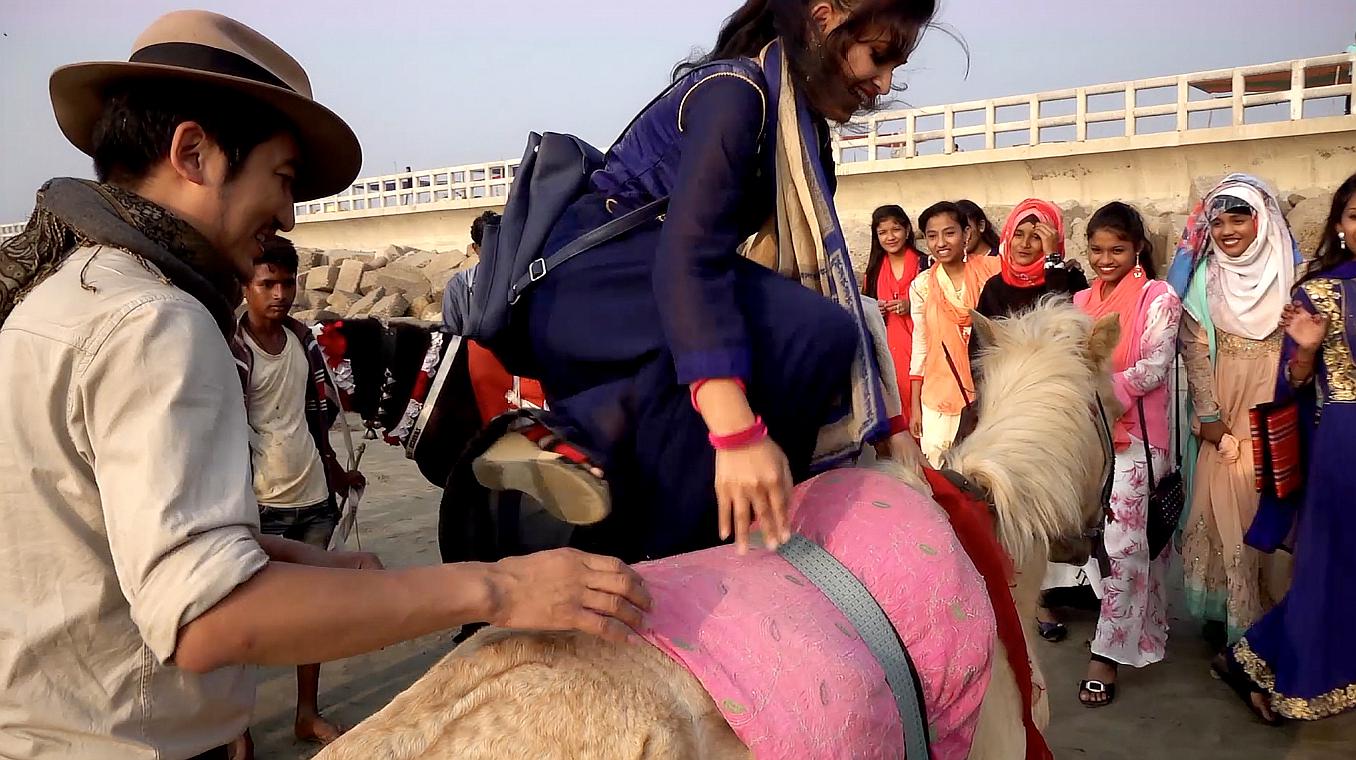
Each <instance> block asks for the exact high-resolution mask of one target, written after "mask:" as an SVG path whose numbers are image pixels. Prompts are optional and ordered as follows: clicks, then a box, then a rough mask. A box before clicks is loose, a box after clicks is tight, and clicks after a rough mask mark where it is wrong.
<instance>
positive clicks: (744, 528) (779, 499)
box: [716, 438, 792, 554]
mask: <svg viewBox="0 0 1356 760" xmlns="http://www.w3.org/2000/svg"><path fill="white" fill-rule="evenodd" d="M791 487H792V483H791V466H790V465H789V464H788V463H787V461H786V455H785V454H784V453H782V450H781V447H780V446H778V445H777V444H776V442H774V441H773V440H772V439H771V438H764V439H762V440H761V441H758V442H757V443H752V444H749V445H748V446H743V447H741V448H737V449H721V450H719V451H717V452H716V503H717V504H718V506H719V515H720V538H721V540H722V541H725V540H729V538H730V535H731V533H733V534H734V541H735V546H736V547H738V550H739V553H740V554H743V553H744V552H746V551H748V548H749V526H751V525H752V524H753V521H754V520H755V519H756V520H757V521H758V527H759V528H760V529H761V530H762V533H763V539H764V545H765V546H766V547H767V548H768V550H769V551H772V550H775V549H776V548H777V547H778V546H781V545H782V544H784V543H786V542H787V541H790V540H791V527H790V526H791V521H790V520H789V519H788V517H787V514H786V510H787V506H788V505H789V504H790V503H791Z"/></svg>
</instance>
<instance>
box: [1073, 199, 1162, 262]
mask: <svg viewBox="0 0 1356 760" xmlns="http://www.w3.org/2000/svg"><path fill="white" fill-rule="evenodd" d="M1098 230H1108V231H1110V232H1114V233H1116V234H1117V235H1120V236H1121V237H1123V238H1125V239H1126V240H1129V241H1130V243H1131V244H1132V245H1134V246H1135V248H1136V249H1137V250H1138V251H1139V255H1138V257H1137V258H1138V261H1139V265H1140V266H1141V267H1143V268H1144V274H1145V275H1147V276H1148V277H1149V279H1151V280H1156V279H1158V268H1157V267H1155V266H1154V244H1153V243H1151V242H1149V234H1148V232H1146V231H1145V229H1144V217H1142V216H1140V215H1139V212H1138V211H1136V210H1135V207H1134V206H1131V205H1130V204H1128V203H1121V202H1120V201H1112V202H1110V203H1108V204H1106V205H1105V206H1103V207H1101V208H1099V209H1097V213H1095V214H1093V215H1092V218H1091V219H1089V220H1088V240H1092V236H1093V234H1095V233H1096V232H1097V231H1098Z"/></svg>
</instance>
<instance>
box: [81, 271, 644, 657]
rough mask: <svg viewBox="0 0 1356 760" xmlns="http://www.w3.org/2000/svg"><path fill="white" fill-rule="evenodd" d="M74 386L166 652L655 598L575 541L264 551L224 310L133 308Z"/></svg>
mask: <svg viewBox="0 0 1356 760" xmlns="http://www.w3.org/2000/svg"><path fill="white" fill-rule="evenodd" d="M75 395H76V398H74V399H73V403H74V406H75V411H76V414H77V415H78V416H79V417H81V418H82V419H84V420H85V422H86V427H87V433H88V437H89V441H90V458H91V461H92V463H93V467H94V475H95V480H96V482H97V484H98V486H99V497H100V500H101V502H102V507H103V513H104V520H105V523H106V525H107V529H108V543H109V549H110V553H111V555H112V561H113V566H114V570H115V572H116V573H117V576H118V583H119V587H120V589H121V590H122V593H123V595H124V596H125V597H126V599H127V601H128V606H129V611H130V614H131V618H132V620H133V622H134V623H135V624H136V626H137V629H138V631H139V632H140V634H141V638H142V641H143V642H145V644H146V646H147V647H148V648H149V649H150V650H151V652H152V653H153V654H154V655H155V656H156V657H157V658H158V659H159V660H160V661H162V662H169V661H174V662H176V663H178V664H179V665H180V666H182V667H184V668H186V669H190V670H195V671H207V670H211V669H214V668H217V667H222V666H224V665H230V664H243V663H257V664H301V663H311V662H317V661H320V660H326V659H333V658H336V657H345V656H349V655H353V654H357V653H359V652H363V651H368V650H371V649H375V648H378V647H381V646H384V645H387V644H391V643H394V642H397V641H401V640H404V639H407V638H410V637H413V636H418V635H420V634H422V633H427V632H430V631H434V630H438V629H440V628H447V627H455V626H458V625H461V624H463V623H468V622H474V621H487V622H493V623H498V624H500V625H506V626H513V627H521V628H555V629H577V630H582V631H588V632H592V633H599V634H604V635H606V636H608V637H610V638H613V639H624V638H625V637H626V636H627V630H628V629H627V627H626V626H628V625H637V624H639V622H640V611H639V609H638V607H644V606H645V605H647V604H648V600H647V598H646V596H645V593H644V591H643V590H642V589H641V588H640V582H639V579H638V576H636V575H635V573H634V572H633V571H631V570H630V568H627V567H625V566H623V565H621V563H620V562H618V561H617V560H610V559H606V558H602V557H595V556H592V555H586V554H582V553H580V552H574V551H570V550H560V551H557V552H551V553H547V554H543V555H536V556H533V557H524V558H517V559H513V560H505V561H503V562H500V563H497V564H496V565H493V566H486V565H470V566H443V567H430V568H420V569H412V570H400V571H379V570H361V571H359V570H341V569H333V568H317V567H306V566H301V565H293V564H289V563H283V562H277V561H274V560H272V559H270V557H269V556H268V555H267V554H266V553H265V551H264V550H263V549H262V548H261V546H260V543H259V540H258V539H256V537H255V534H256V533H257V532H258V504H257V502H256V501H255V498H254V493H253V486H252V484H251V480H250V468H249V453H248V446H247V445H246V431H247V430H248V426H247V424H246V420H245V409H244V405H243V404H241V402H240V394H239V381H238V379H237V376H236V373H235V368H234V366H233V362H232V360H231V357H230V355H229V353H228V352H227V351H226V347H225V346H224V345H223V344H222V342H221V333H220V332H219V331H218V330H217V327H216V324H215V322H213V320H212V319H211V317H210V316H209V315H208V314H207V312H206V311H204V310H203V309H202V308H201V307H199V306H197V305H196V304H191V303H189V302H186V301H185V300H184V299H182V298H175V297H172V296H164V297H157V298H153V299H151V300H148V301H146V302H144V303H141V304H138V305H136V306H135V307H133V308H132V309H131V310H129V311H128V313H127V314H126V315H124V316H123V317H122V318H121V320H120V322H119V323H118V324H117V325H116V326H114V328H113V329H111V330H110V331H109V334H108V337H107V338H106V339H105V340H104V342H103V344H102V345H101V346H100V347H98V349H97V350H96V353H95V355H94V356H93V357H92V358H91V360H90V361H89V363H88V365H87V367H86V369H85V371H84V373H83V376H82V382H81V383H80V386H79V389H78V391H77V392H76V394H75ZM264 543H265V544H268V545H270V546H271V547H272V548H273V549H274V550H275V551H277V552H279V555H280V556H286V555H288V553H289V552H295V551H296V547H295V546H293V545H292V544H291V543H290V542H281V541H279V540H277V539H265V540H264ZM291 558H294V559H296V558H301V559H304V556H302V555H300V554H293V556H292V557H291ZM331 558H332V557H331Z"/></svg>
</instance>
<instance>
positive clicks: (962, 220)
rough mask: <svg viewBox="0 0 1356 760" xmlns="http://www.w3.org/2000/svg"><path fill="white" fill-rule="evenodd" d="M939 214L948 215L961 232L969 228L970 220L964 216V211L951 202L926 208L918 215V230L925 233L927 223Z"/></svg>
mask: <svg viewBox="0 0 1356 760" xmlns="http://www.w3.org/2000/svg"><path fill="white" fill-rule="evenodd" d="M941 214H949V215H950V216H951V218H952V219H955V220H956V224H959V225H960V226H961V229H963V230H966V229H969V228H970V218H969V217H968V216H966V215H965V211H964V209H962V208H961V207H960V206H959V205H957V204H955V203H952V202H951V201H941V202H940V203H934V204H932V205H931V206H928V207H927V209H926V210H924V211H923V213H921V214H919V215H918V228H919V229H920V230H923V231H924V232H926V231H927V228H928V222H929V221H931V220H932V217H934V216H940V215H941Z"/></svg>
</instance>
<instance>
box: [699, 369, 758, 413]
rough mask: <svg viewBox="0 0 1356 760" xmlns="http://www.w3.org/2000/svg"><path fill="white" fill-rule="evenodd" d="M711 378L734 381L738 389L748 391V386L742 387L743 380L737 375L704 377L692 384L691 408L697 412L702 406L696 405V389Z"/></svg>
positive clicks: (700, 411) (700, 410)
mask: <svg viewBox="0 0 1356 760" xmlns="http://www.w3.org/2000/svg"><path fill="white" fill-rule="evenodd" d="M712 380H733V381H735V385H738V386H739V390H741V391H743V392H744V393H748V388H745V387H744V381H743V380H741V379H739V378H737V377H704V378H702V379H701V380H698V381H697V382H695V383H693V384H692V408H693V409H695V410H697V414H701V413H702V408H701V407H700V406H697V391H700V390H701V389H702V386H703V385H706V384H707V383H709V382H711V381H712Z"/></svg>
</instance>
